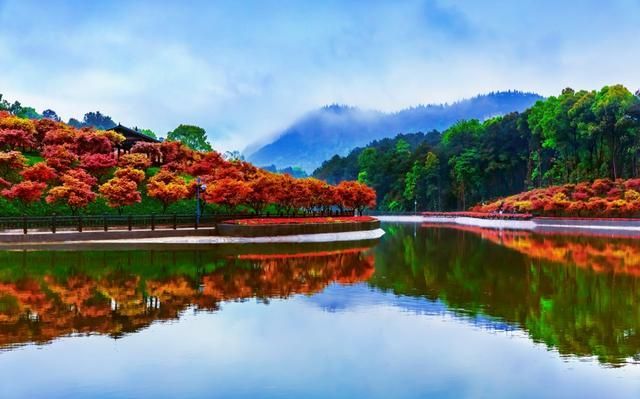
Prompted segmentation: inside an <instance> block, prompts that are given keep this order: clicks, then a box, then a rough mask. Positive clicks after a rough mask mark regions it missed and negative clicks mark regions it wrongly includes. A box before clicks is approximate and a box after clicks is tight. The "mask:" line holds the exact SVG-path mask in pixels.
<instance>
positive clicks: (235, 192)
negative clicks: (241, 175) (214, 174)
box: [203, 178, 251, 211]
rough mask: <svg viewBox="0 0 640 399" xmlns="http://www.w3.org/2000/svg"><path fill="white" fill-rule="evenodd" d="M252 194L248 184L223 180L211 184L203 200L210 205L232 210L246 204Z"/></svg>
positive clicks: (233, 180)
mask: <svg viewBox="0 0 640 399" xmlns="http://www.w3.org/2000/svg"><path fill="white" fill-rule="evenodd" d="M250 194H251V186H249V184H248V183H247V182H244V181H242V180H235V179H229V178H227V179H222V180H218V181H215V182H211V183H209V184H208V185H207V189H206V190H205V192H204V194H203V198H204V200H205V201H206V202H208V203H210V204H217V205H222V206H225V207H226V208H227V210H229V211H230V210H231V209H232V208H234V207H236V206H238V205H240V204H246V203H247V201H248V199H249V195H250Z"/></svg>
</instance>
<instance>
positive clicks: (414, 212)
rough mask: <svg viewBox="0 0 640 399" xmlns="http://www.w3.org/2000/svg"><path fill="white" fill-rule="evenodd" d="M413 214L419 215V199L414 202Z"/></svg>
mask: <svg viewBox="0 0 640 399" xmlns="http://www.w3.org/2000/svg"><path fill="white" fill-rule="evenodd" d="M413 214H414V215H417V214H418V199H417V198H415V199H414V200H413Z"/></svg>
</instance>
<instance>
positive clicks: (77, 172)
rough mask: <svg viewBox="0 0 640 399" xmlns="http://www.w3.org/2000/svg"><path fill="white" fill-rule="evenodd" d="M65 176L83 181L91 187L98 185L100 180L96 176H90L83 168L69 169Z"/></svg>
mask: <svg viewBox="0 0 640 399" xmlns="http://www.w3.org/2000/svg"><path fill="white" fill-rule="evenodd" d="M65 175H67V176H71V177H73V178H74V179H78V180H80V181H83V182H85V183H87V184H88V185H89V186H91V187H93V186H95V185H96V184H98V179H97V178H96V177H95V176H93V175H91V174H89V173H88V172H87V171H86V170H84V169H82V168H75V169H69V170H67V171H66V172H65Z"/></svg>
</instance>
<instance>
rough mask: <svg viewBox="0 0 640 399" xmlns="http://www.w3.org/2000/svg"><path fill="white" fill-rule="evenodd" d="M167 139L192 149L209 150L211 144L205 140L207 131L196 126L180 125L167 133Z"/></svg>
mask: <svg viewBox="0 0 640 399" xmlns="http://www.w3.org/2000/svg"><path fill="white" fill-rule="evenodd" d="M167 140H171V141H179V142H181V143H182V144H184V145H186V146H187V147H189V148H191V149H192V150H196V151H211V150H212V148H211V144H209V142H208V141H207V133H206V132H205V130H204V129H203V128H201V127H198V126H193V125H180V126H178V127H177V128H175V130H173V131H171V132H169V133H167Z"/></svg>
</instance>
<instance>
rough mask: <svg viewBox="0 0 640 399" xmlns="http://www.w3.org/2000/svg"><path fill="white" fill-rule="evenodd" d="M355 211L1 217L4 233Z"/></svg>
mask: <svg viewBox="0 0 640 399" xmlns="http://www.w3.org/2000/svg"><path fill="white" fill-rule="evenodd" d="M353 215H354V212H353V211H346V212H338V211H336V212H305V213H296V214H240V213H235V214H211V215H201V216H200V217H199V218H196V216H195V215H193V214H188V215H187V214H161V215H156V214H151V215H78V216H56V215H52V216H20V217H0V234H20V233H22V234H28V233H29V232H38V233H44V232H50V233H57V232H59V231H74V232H83V231H92V232H96V231H123V230H124V231H126V230H128V231H133V230H151V231H155V230H178V229H181V230H182V229H188V230H192V229H193V230H198V229H200V228H215V227H216V224H218V223H221V222H224V221H225V220H233V219H252V218H281V217H287V218H305V217H319V216H353Z"/></svg>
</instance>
